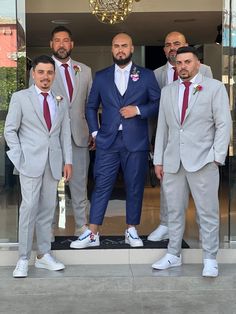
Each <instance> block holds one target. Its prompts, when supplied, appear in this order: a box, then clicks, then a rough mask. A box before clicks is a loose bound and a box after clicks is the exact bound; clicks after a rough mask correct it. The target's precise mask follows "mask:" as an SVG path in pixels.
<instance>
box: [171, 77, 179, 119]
mask: <svg viewBox="0 0 236 314" xmlns="http://www.w3.org/2000/svg"><path fill="white" fill-rule="evenodd" d="M173 85H174V86H173V88H171V89H170V91H171V99H172V106H173V111H174V115H175V117H176V120H177V121H178V123H180V115H179V106H178V99H179V80H177V81H175V82H174V83H173Z"/></svg>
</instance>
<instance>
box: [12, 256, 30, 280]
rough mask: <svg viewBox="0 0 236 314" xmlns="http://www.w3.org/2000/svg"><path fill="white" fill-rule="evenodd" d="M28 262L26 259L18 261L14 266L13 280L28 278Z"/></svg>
mask: <svg viewBox="0 0 236 314" xmlns="http://www.w3.org/2000/svg"><path fill="white" fill-rule="evenodd" d="M28 264H29V262H28V260H27V259H19V261H18V262H17V264H16V268H15V269H14V271H13V277H14V278H24V277H27V276H28Z"/></svg>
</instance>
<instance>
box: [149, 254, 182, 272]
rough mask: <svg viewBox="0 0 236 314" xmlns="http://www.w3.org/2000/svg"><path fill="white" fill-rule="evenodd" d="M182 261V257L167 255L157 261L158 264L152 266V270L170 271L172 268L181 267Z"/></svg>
mask: <svg viewBox="0 0 236 314" xmlns="http://www.w3.org/2000/svg"><path fill="white" fill-rule="evenodd" d="M181 265H182V260H181V255H180V257H178V256H175V255H173V254H169V253H167V254H166V255H164V256H163V257H162V258H161V259H159V260H158V261H156V263H154V264H152V268H154V269H168V268H171V267H176V266H181Z"/></svg>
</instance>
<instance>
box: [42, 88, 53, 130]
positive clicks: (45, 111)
mask: <svg viewBox="0 0 236 314" xmlns="http://www.w3.org/2000/svg"><path fill="white" fill-rule="evenodd" d="M41 94H42V95H43V97H44V100H43V115H44V119H45V121H46V124H47V127H48V130H49V131H50V130H51V126H52V122H51V116H50V111H49V106H48V102H47V97H48V93H41Z"/></svg>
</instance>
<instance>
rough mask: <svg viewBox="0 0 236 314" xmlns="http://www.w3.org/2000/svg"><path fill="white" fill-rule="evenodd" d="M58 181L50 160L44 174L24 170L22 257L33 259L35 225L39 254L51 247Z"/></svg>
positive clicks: (22, 187) (21, 222)
mask: <svg viewBox="0 0 236 314" xmlns="http://www.w3.org/2000/svg"><path fill="white" fill-rule="evenodd" d="M57 183H58V181H57V180H55V179H54V178H53V177H52V173H51V169H50V166H49V163H48V162H47V164H46V167H45V171H44V173H43V174H42V175H41V176H40V177H36V178H33V177H27V176H24V175H22V174H20V185H21V194H22V202H21V206H20V217H19V257H20V258H23V259H29V258H30V254H31V250H32V243H33V236H34V229H35V231H36V239H37V247H38V254H46V253H49V252H50V250H51V224H52V220H53V216H54V211H55V207H56V193H57Z"/></svg>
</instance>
